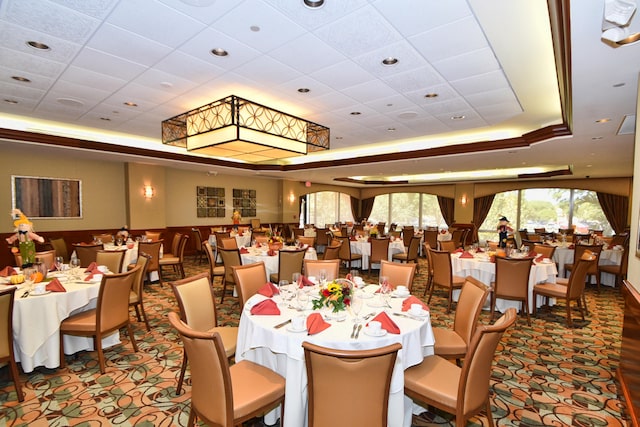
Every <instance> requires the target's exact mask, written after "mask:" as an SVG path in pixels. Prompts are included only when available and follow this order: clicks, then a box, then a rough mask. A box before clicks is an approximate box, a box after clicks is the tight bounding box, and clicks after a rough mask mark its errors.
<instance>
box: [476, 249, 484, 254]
mask: <svg viewBox="0 0 640 427" xmlns="http://www.w3.org/2000/svg"><path fill="white" fill-rule="evenodd" d="M476 252H478V253H480V252H484V249H482V248H478V249H476Z"/></svg>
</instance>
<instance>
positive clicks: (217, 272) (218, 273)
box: [213, 265, 224, 276]
mask: <svg viewBox="0 0 640 427" xmlns="http://www.w3.org/2000/svg"><path fill="white" fill-rule="evenodd" d="M213 275H214V276H224V266H223V265H221V266H219V267H213Z"/></svg>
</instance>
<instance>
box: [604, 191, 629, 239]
mask: <svg viewBox="0 0 640 427" xmlns="http://www.w3.org/2000/svg"><path fill="white" fill-rule="evenodd" d="M596 194H597V195H598V202H600V207H601V208H602V211H603V212H604V216H606V217H607V220H608V221H609V224H611V228H613V231H614V232H615V233H616V234H619V233H622V232H624V231H625V230H626V228H627V226H628V225H629V216H628V212H629V197H627V196H617V195H615V194H609V193H600V192H597V193H596Z"/></svg>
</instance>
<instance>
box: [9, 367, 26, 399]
mask: <svg viewBox="0 0 640 427" xmlns="http://www.w3.org/2000/svg"><path fill="white" fill-rule="evenodd" d="M9 369H10V371H11V378H13V386H14V387H15V388H16V394H17V395H18V402H24V394H23V393H22V385H21V384H20V376H19V375H18V365H17V364H16V362H15V360H13V359H11V360H10V361H9Z"/></svg>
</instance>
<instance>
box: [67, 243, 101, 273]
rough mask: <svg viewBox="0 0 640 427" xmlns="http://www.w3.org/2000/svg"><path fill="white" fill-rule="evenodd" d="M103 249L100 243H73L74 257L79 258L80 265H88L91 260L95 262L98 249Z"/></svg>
mask: <svg viewBox="0 0 640 427" xmlns="http://www.w3.org/2000/svg"><path fill="white" fill-rule="evenodd" d="M103 249H104V246H103V245H102V244H98V245H85V244H82V243H74V244H73V250H74V251H75V252H76V257H77V258H78V259H79V260H80V267H88V266H89V264H91V263H92V262H96V256H97V255H98V251H101V250H103Z"/></svg>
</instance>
